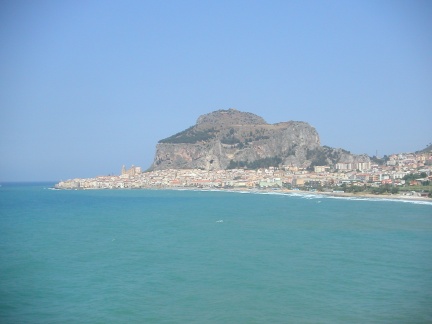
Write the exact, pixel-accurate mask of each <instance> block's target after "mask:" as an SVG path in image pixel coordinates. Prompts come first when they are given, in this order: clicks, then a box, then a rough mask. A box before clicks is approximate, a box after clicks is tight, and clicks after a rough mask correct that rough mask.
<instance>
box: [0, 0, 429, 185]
mask: <svg viewBox="0 0 432 324" xmlns="http://www.w3.org/2000/svg"><path fill="white" fill-rule="evenodd" d="M228 108H236V109H238V110H241V111H248V112H252V113H255V114H257V115H260V116H262V117H263V118H264V119H265V120H266V121H267V122H269V123H275V122H281V121H288V120H300V121H306V122H308V123H310V124H311V125H312V126H314V127H315V128H316V129H317V131H318V133H319V134H320V137H321V143H322V144H323V145H328V146H332V147H342V148H344V149H347V150H349V151H351V152H353V153H359V154H360V153H367V154H369V155H374V154H375V152H376V150H378V154H379V155H383V154H391V153H395V152H403V151H415V150H418V149H422V148H424V147H425V146H426V145H427V144H428V143H429V142H432V131H431V130H432V127H431V121H432V1H428V0H426V1H415V0H406V1H398V0H392V1H384V0H383V1H377V0H373V1H367V0H362V1H349V0H346V1H290V0H284V1H250V0H248V1H235V0H230V1H221V0H218V1H202V0H200V1H191V0H182V1H180V0H178V1H91V0H86V1H78V0H74V1H57V0H52V1H50V0H40V1H30V0H27V1H20V0H10V1H8V0H4V1H1V2H0V181H11V180H60V179H68V178H74V177H92V176H97V175H103V174H108V173H115V174H118V173H119V172H120V170H121V166H122V165H123V164H125V165H126V166H130V165H132V164H134V165H139V166H142V167H143V168H147V167H149V166H150V164H151V163H152V160H153V156H154V152H155V146H156V143H157V141H158V140H160V139H162V138H165V137H167V136H169V135H172V134H174V133H176V132H178V131H181V130H183V129H185V128H187V127H189V126H191V125H193V124H195V122H196V119H197V118H198V116H199V115H201V114H204V113H208V112H211V111H214V110H218V109H228Z"/></svg>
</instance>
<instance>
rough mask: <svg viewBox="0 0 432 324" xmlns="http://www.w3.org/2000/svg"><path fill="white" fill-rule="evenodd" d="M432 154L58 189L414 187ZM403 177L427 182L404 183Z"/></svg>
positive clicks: (171, 174)
mask: <svg viewBox="0 0 432 324" xmlns="http://www.w3.org/2000/svg"><path fill="white" fill-rule="evenodd" d="M431 171H432V153H423V154H414V153H410V154H395V155H391V156H389V157H388V159H387V162H386V163H385V164H384V165H378V164H373V163H371V162H361V163H338V164H337V165H336V166H335V167H334V168H333V169H332V168H331V167H330V166H315V167H314V171H313V172H311V171H308V170H306V169H304V168H300V167H297V166H282V167H280V168H276V167H269V168H265V169H258V170H247V169H232V170H218V171H206V170H200V169H187V170H183V169H180V170H157V171H151V172H142V171H141V168H140V167H135V166H132V167H131V168H129V169H126V168H125V167H124V166H123V168H122V172H121V175H119V176H100V177H95V178H87V179H72V180H67V181H62V182H60V183H58V184H57V185H56V187H57V188H61V189H116V188H119V189H123V188H131V189H135V188H136V189H138V188H190V187H194V188H282V187H287V188H303V187H308V188H317V187H326V188H337V187H338V186H341V185H343V184H344V183H345V184H354V185H356V184H357V185H367V186H375V187H379V186H381V185H385V184H390V185H396V186H398V185H405V184H409V185H414V184H421V183H424V182H425V181H430V180H432V172H431ZM407 174H425V175H426V177H424V178H418V179H414V180H411V182H410V183H406V182H405V180H404V179H403V178H404V177H405V176H406V175H407Z"/></svg>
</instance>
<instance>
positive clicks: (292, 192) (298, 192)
mask: <svg viewBox="0 0 432 324" xmlns="http://www.w3.org/2000/svg"><path fill="white" fill-rule="evenodd" d="M160 189H162V190H166V189H168V190H170V189H172V190H192V191H221V192H223V191H226V192H242V193H256V194H268V193H274V194H278V193H279V194H286V195H300V196H306V195H307V196H310V195H313V196H326V197H332V198H355V199H359V200H361V199H365V200H366V199H379V200H400V201H403V200H405V201H418V202H429V203H431V204H432V199H431V198H427V197H418V196H408V195H374V194H365V193H357V194H354V193H349V192H321V191H305V190H291V189H277V190H273V189H248V188H230V189H216V188H214V189H205V188H185V187H176V188H173V187H171V188H160Z"/></svg>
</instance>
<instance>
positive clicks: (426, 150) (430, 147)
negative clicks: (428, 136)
mask: <svg viewBox="0 0 432 324" xmlns="http://www.w3.org/2000/svg"><path fill="white" fill-rule="evenodd" d="M429 152H432V143H429V145H428V146H426V147H425V148H424V149H423V150H420V151H417V152H416V153H429Z"/></svg>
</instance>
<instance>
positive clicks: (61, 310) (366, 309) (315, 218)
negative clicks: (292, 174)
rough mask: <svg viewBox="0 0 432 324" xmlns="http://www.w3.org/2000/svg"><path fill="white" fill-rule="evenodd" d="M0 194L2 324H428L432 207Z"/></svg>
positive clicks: (162, 195)
mask: <svg viewBox="0 0 432 324" xmlns="http://www.w3.org/2000/svg"><path fill="white" fill-rule="evenodd" d="M53 185H54V183H18V184H12V183H7V184H5V183H2V185H1V187H0V323H44V324H45V323H432V203H431V202H424V201H414V202H413V201H404V200H391V199H388V200H385V199H349V198H333V197H328V196H320V195H305V194H303V195H302V194H282V193H280V192H278V191H274V192H268V193H260V192H252V193H251V192H226V191H190V190H54V189H53Z"/></svg>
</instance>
